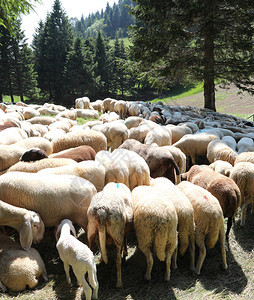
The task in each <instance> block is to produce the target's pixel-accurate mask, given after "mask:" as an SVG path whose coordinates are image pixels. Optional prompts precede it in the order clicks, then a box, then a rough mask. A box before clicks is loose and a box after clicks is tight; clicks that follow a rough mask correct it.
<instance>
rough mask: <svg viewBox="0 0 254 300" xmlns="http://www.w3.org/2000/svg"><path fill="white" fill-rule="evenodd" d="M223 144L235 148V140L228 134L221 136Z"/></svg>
mask: <svg viewBox="0 0 254 300" xmlns="http://www.w3.org/2000/svg"><path fill="white" fill-rule="evenodd" d="M221 140H222V141H223V142H224V143H225V144H227V145H228V146H229V147H230V148H231V149H233V150H234V151H235V150H236V140H235V138H234V137H232V136H230V135H226V136H223V138H222V139H221Z"/></svg>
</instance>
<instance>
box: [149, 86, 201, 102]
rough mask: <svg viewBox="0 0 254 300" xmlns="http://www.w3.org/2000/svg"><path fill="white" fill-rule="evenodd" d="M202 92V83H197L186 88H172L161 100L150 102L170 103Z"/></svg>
mask: <svg viewBox="0 0 254 300" xmlns="http://www.w3.org/2000/svg"><path fill="white" fill-rule="evenodd" d="M203 91H204V87H203V83H202V82H200V83H197V84H195V85H189V86H186V87H182V86H181V87H176V88H172V89H171V90H170V91H169V93H168V94H167V95H166V96H165V97H163V98H156V99H154V100H152V101H151V102H153V103H156V102H158V101H161V102H163V103H167V102H170V101H171V100H176V99H178V98H183V97H188V96H192V95H195V94H198V93H200V92H203Z"/></svg>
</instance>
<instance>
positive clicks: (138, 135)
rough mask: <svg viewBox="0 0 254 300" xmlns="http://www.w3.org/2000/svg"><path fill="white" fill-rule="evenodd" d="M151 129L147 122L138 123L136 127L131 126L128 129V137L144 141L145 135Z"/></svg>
mask: <svg viewBox="0 0 254 300" xmlns="http://www.w3.org/2000/svg"><path fill="white" fill-rule="evenodd" d="M150 130H151V128H150V127H149V126H148V125H147V124H142V125H141V124H139V126H137V127H132V128H131V129H130V131H129V139H134V140H137V141H139V142H140V143H144V141H145V138H146V135H147V134H148V132H149V131H150Z"/></svg>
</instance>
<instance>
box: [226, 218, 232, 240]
mask: <svg viewBox="0 0 254 300" xmlns="http://www.w3.org/2000/svg"><path fill="white" fill-rule="evenodd" d="M232 222H233V217H229V218H228V222H227V232H226V239H227V240H228V236H229V231H230V229H231V227H232Z"/></svg>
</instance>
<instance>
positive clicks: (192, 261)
mask: <svg viewBox="0 0 254 300" xmlns="http://www.w3.org/2000/svg"><path fill="white" fill-rule="evenodd" d="M189 252H190V269H191V271H195V266H194V265H195V240H194V238H191V239H190V243H189Z"/></svg>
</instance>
